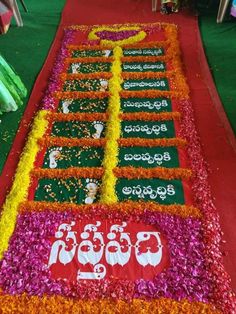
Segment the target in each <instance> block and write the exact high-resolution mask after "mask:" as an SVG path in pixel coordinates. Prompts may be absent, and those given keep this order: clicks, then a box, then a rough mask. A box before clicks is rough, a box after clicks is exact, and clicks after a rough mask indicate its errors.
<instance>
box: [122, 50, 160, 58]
mask: <svg viewBox="0 0 236 314" xmlns="http://www.w3.org/2000/svg"><path fill="white" fill-rule="evenodd" d="M123 55H124V56H125V57H132V56H135V57H137V56H145V57H147V56H149V57H156V56H163V55H164V49H163V48H143V49H138V48H137V49H124V50H123Z"/></svg>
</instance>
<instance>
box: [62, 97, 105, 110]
mask: <svg viewBox="0 0 236 314" xmlns="http://www.w3.org/2000/svg"><path fill="white" fill-rule="evenodd" d="M107 106H108V98H103V99H87V98H85V99H74V100H73V99H63V100H61V101H60V102H59V106H58V111H59V112H63V113H69V112H106V110H107Z"/></svg>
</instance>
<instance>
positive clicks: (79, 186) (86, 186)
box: [34, 178, 101, 204]
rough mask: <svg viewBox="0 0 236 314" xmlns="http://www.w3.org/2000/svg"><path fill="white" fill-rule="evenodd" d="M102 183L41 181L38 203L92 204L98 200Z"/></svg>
mask: <svg viewBox="0 0 236 314" xmlns="http://www.w3.org/2000/svg"><path fill="white" fill-rule="evenodd" d="M100 185H101V181H99V180H96V179H81V178H69V179H62V178H56V179H45V178H43V179H40V180H39V183H38V187H37V190H36V193H35V196H34V199H35V200H36V201H47V202H70V203H75V204H91V203H94V202H96V201H97V200H98V197H99V187H100Z"/></svg>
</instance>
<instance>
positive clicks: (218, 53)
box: [198, 0, 236, 134]
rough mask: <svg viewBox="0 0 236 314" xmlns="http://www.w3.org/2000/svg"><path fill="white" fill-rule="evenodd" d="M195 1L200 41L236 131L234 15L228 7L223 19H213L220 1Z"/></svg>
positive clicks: (235, 27)
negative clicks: (221, 20)
mask: <svg viewBox="0 0 236 314" xmlns="http://www.w3.org/2000/svg"><path fill="white" fill-rule="evenodd" d="M208 2H209V7H207V6H206V3H207V1H205V0H201V1H200V2H198V11H199V26H200V31H201V35H202V41H203V45H204V49H205V53H206V56H207V60H208V64H209V67H210V69H211V72H212V75H213V78H214V81H215V85H216V87H217V91H218V93H219V96H220V98H221V102H222V104H223V107H224V109H225V112H226V115H227V117H228V119H229V122H230V124H231V126H232V129H233V131H234V133H235V134H236V61H235V60H236V18H233V17H230V14H229V9H230V6H229V8H228V11H227V13H226V15H225V19H224V21H223V23H220V24H217V23H216V16H217V11H218V5H219V1H216V2H215V1H213V0H212V1H208Z"/></svg>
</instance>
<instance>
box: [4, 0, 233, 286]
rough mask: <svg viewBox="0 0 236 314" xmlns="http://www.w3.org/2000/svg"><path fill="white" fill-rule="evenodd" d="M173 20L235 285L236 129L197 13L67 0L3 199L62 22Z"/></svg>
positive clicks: (129, 1) (7, 176) (138, 2)
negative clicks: (164, 13) (235, 132)
mask: <svg viewBox="0 0 236 314" xmlns="http://www.w3.org/2000/svg"><path fill="white" fill-rule="evenodd" d="M158 21H161V22H171V23H175V24H177V25H178V26H179V34H180V42H181V45H182V46H181V48H182V57H183V63H184V65H185V66H186V72H185V74H186V77H187V80H188V84H189V86H190V89H191V100H192V103H193V106H194V110H195V120H196V121H195V123H196V126H197V129H198V132H199V136H200V141H201V143H202V148H203V154H204V157H205V160H206V162H207V163H208V165H209V183H210V185H211V188H212V194H213V198H214V202H215V205H216V208H217V209H218V211H219V214H220V220H221V226H222V230H223V232H224V237H223V238H224V240H225V241H226V244H224V245H223V246H222V249H223V250H224V251H226V252H227V255H226V256H225V260H224V261H225V267H226V270H227V271H228V273H229V274H230V276H231V278H232V287H233V288H236V270H235V267H234V265H236V254H235V248H236V247H235V246H236V245H235V243H236V233H235V232H234V226H235V225H236V212H235V211H234V207H235V205H234V204H236V193H235V192H234V190H235V189H234V185H233V183H234V182H233V181H234V179H233V174H235V173H236V162H235V151H236V144H235V139H234V136H233V133H232V131H231V129H230V127H229V124H228V122H227V120H226V117H225V114H224V112H223V109H222V107H221V104H220V101H219V98H218V95H217V93H216V90H215V87H214V85H213V82H212V78H211V76H210V73H209V69H208V66H207V64H206V59H205V56H204V53H203V49H202V45H201V41H200V35H199V31H198V24H197V18H196V17H194V16H190V15H189V14H188V13H186V12H182V13H178V14H175V15H170V16H162V15H160V14H159V13H152V12H151V1H147V0H146V1H144V0H123V1H122V5H121V2H119V1H114V0H96V1H94V0H68V1H67V4H66V6H65V8H64V11H63V14H62V20H61V24H60V27H59V29H58V33H57V36H56V40H55V41H54V43H53V45H52V48H51V51H50V53H49V56H48V58H47V61H46V62H45V65H44V67H43V69H42V71H41V73H40V75H39V76H38V79H37V81H36V83H35V87H34V89H33V92H32V95H31V98H30V101H29V104H28V107H27V109H26V112H25V114H24V117H23V120H22V122H21V126H20V129H19V132H18V134H17V136H16V139H15V141H14V144H13V148H12V150H11V152H10V154H9V157H8V160H7V163H6V165H5V167H4V169H3V172H2V176H1V179H0V182H1V184H0V201H1V203H3V201H4V198H5V195H6V192H7V191H8V190H9V188H10V186H11V182H12V177H13V174H14V172H15V168H16V165H17V163H18V160H19V155H20V152H21V150H22V148H23V146H24V141H25V138H26V134H27V132H28V130H29V123H30V122H31V121H32V116H33V115H34V113H35V112H36V110H37V108H38V106H39V105H40V99H41V98H42V95H43V92H44V90H45V88H46V85H47V80H48V77H49V75H50V71H51V69H52V66H53V62H54V58H55V55H56V52H57V51H58V49H59V47H60V41H61V38H62V35H63V27H64V26H66V25H71V24H87V25H90V24H111V23H123V22H158Z"/></svg>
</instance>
